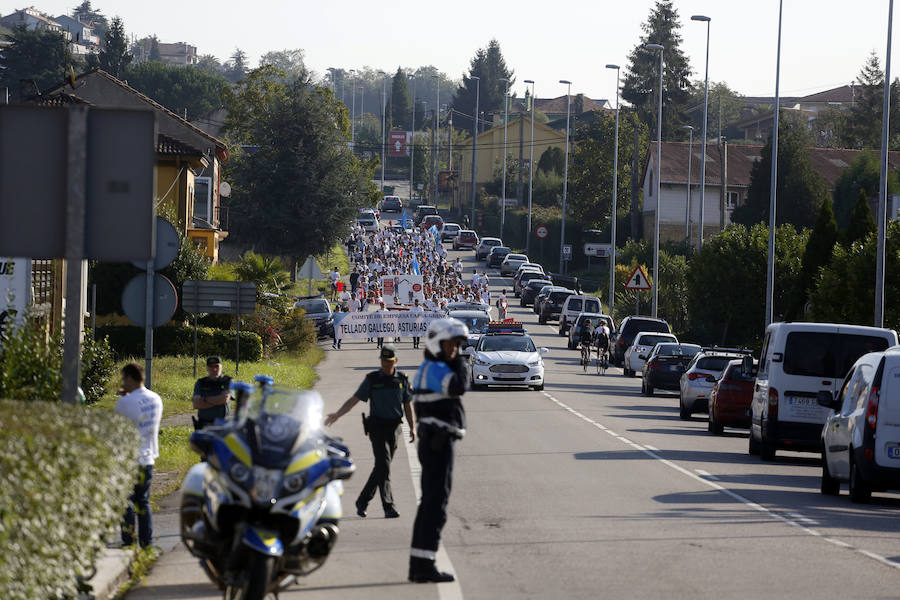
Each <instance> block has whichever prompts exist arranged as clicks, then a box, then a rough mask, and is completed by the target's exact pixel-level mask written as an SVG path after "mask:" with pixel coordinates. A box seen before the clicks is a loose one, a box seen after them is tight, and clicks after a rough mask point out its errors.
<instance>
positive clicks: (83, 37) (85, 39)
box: [53, 15, 100, 55]
mask: <svg viewBox="0 0 900 600" xmlns="http://www.w3.org/2000/svg"><path fill="white" fill-rule="evenodd" d="M53 20H54V21H56V22H57V23H59V25H60V27H62V28H63V29H64V30H66V31H68V32H69V40H70V41H71V42H72V52H73V53H74V54H76V55H84V54H91V53H94V52H98V51H99V50H100V36H98V35H95V34H94V29H93V27H91V25H89V24H87V23H83V22H81V21H79V20H78V19H76V18H75V17H70V16H69V15H59V16H58V17H56V18H55V19H53Z"/></svg>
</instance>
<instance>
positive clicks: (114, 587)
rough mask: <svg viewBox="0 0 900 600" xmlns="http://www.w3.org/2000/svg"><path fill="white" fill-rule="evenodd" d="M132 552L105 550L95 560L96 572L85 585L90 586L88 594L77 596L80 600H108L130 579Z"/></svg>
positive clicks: (116, 549)
mask: <svg viewBox="0 0 900 600" xmlns="http://www.w3.org/2000/svg"><path fill="white" fill-rule="evenodd" d="M133 561H134V551H132V550H124V549H118V548H107V549H105V550H104V551H103V554H102V555H101V556H100V558H99V559H98V560H97V572H96V573H94V576H93V577H91V578H90V579H89V580H88V581H87V582H86V583H87V584H88V585H90V586H91V590H92V592H91V593H90V594H83V595H81V596H79V598H80V599H81V600H88V599H90V600H109V599H111V598H114V597H115V595H116V592H117V591H118V589H119V588H120V587H121V586H122V584H124V583H125V582H127V581H128V579H129V577H131V563H132V562H133Z"/></svg>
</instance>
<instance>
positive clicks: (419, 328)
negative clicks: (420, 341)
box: [334, 310, 446, 340]
mask: <svg viewBox="0 0 900 600" xmlns="http://www.w3.org/2000/svg"><path fill="white" fill-rule="evenodd" d="M444 317H446V315H445V314H444V313H442V312H438V311H423V312H412V311H409V310H388V311H377V312H352V313H343V316H342V318H341V319H340V321H337V320H335V321H336V322H335V324H334V335H335V337H336V338H337V339H339V340H343V339H352V338H365V339H368V338H373V337H375V338H378V337H382V338H384V337H422V336H424V335H425V332H426V331H428V325H430V324H431V322H432V321H434V320H435V319H443V318H444Z"/></svg>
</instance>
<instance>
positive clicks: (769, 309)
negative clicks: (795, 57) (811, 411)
mask: <svg viewBox="0 0 900 600" xmlns="http://www.w3.org/2000/svg"><path fill="white" fill-rule="evenodd" d="M782 4H783V1H782V0H778V50H777V52H776V55H775V114H774V115H773V116H772V171H771V173H770V175H769V177H770V178H771V181H770V182H769V262H768V265H767V267H766V327H768V326H769V325H770V324H771V323H772V321H773V320H774V318H775V296H774V295H775V193H776V190H777V188H776V184H777V178H778V113H779V112H780V110H781V96H780V95H779V87H778V86H779V83H780V81H781V9H782ZM723 185H724V184H723Z"/></svg>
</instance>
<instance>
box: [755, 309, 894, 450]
mask: <svg viewBox="0 0 900 600" xmlns="http://www.w3.org/2000/svg"><path fill="white" fill-rule="evenodd" d="M895 345H897V333H896V332H895V331H892V330H890V329H881V328H877V327H863V326H861V325H841V324H835V323H772V324H771V325H769V327H768V328H766V336H765V338H763V346H762V352H761V353H760V358H759V372H758V373H757V375H756V385H755V386H754V389H753V402H752V405H751V421H750V443H749V452H750V454H759V455H760V456H761V457H762V458H763V460H773V459H774V458H775V451H776V450H799V451H803V452H819V451H820V449H821V434H822V426H823V425H824V424H825V420H826V419H827V418H828V415H829V414H831V409H830V408H826V407H823V406H821V405H819V403H818V395H819V392H822V391H824V392H828V393H831V394H833V393H834V392H835V391H836V390H838V389H839V388H840V385H841V382H842V381H843V380H844V376H845V375H846V374H847V372H848V371H849V370H850V367H852V366H853V363H855V362H856V360H857V359H858V358H859V357H860V356H862V355H863V354H867V353H869V352H879V351H881V350H885V349H887V348H889V347H890V346H895Z"/></svg>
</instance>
